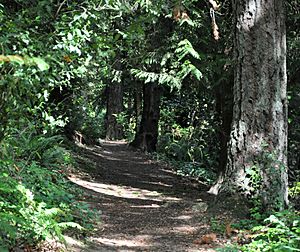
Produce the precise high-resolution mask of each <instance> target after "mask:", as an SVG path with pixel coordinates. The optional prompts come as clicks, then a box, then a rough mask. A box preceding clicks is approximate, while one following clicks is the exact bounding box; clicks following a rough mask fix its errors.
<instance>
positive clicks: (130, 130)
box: [115, 112, 136, 142]
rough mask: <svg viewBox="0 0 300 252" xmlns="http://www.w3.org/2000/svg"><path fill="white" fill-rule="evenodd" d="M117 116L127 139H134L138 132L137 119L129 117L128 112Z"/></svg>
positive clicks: (129, 140)
mask: <svg viewBox="0 0 300 252" xmlns="http://www.w3.org/2000/svg"><path fill="white" fill-rule="evenodd" d="M115 116H116V119H117V123H118V124H119V125H121V126H122V128H123V132H124V135H125V139H126V140H127V141H128V142H131V141H133V139H134V136H135V132H136V119H135V117H129V116H128V115H126V112H122V113H119V114H117V115H115Z"/></svg>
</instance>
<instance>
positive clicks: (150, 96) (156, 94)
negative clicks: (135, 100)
mask: <svg viewBox="0 0 300 252" xmlns="http://www.w3.org/2000/svg"><path fill="white" fill-rule="evenodd" d="M143 91H144V92H143V93H144V104H143V114H142V120H141V124H140V127H139V131H138V132H137V134H136V136H135V139H134V140H133V142H132V143H131V144H130V145H131V146H133V147H135V148H139V149H141V150H143V151H147V152H153V151H155V150H156V144H157V137H158V122H159V116H160V97H161V87H159V86H158V85H157V84H154V83H148V84H145V85H144V90H143Z"/></svg>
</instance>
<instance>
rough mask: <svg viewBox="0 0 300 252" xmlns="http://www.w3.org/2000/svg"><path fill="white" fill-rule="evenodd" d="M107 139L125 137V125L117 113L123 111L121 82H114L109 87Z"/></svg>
mask: <svg viewBox="0 0 300 252" xmlns="http://www.w3.org/2000/svg"><path fill="white" fill-rule="evenodd" d="M106 91H107V94H106V95H107V110H106V139H107V140H116V139H122V138H123V127H122V125H121V124H120V123H118V121H117V115H118V114H120V113H121V112H122V111H123V88H122V85H121V84H120V83H116V82H113V83H112V84H111V85H110V86H108V87H107V90H106Z"/></svg>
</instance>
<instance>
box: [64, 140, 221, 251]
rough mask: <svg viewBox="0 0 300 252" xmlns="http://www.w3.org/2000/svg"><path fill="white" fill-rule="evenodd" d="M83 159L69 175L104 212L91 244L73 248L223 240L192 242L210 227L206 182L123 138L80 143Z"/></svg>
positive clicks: (181, 246) (175, 246)
mask: <svg viewBox="0 0 300 252" xmlns="http://www.w3.org/2000/svg"><path fill="white" fill-rule="evenodd" d="M78 161H79V163H80V166H81V169H82V170H81V172H78V173H77V174H75V173H74V174H70V176H69V179H70V181H72V182H73V183H74V184H77V185H78V186H80V187H81V188H83V189H84V192H85V198H86V202H87V203H88V204H89V205H90V207H91V208H93V209H98V210H99V211H100V212H101V223H100V224H99V225H98V226H97V229H96V230H95V232H94V234H93V235H92V236H91V237H90V238H89V240H90V244H89V246H87V247H85V248H83V247H81V246H75V245H74V246H72V245H71V248H72V249H73V250H74V251H90V252H93V251H214V250H212V248H211V247H215V246H218V245H219V244H218V241H217V242H216V243H214V244H209V245H201V246H200V245H199V244H194V243H193V241H194V240H195V239H197V238H199V237H201V236H202V235H203V234H205V233H207V232H209V229H210V227H209V217H208V215H207V206H208V202H207V201H208V200H210V198H209V197H210V196H209V195H207V193H206V189H207V188H206V187H205V186H202V185H200V184H198V185H197V186H195V185H192V184H189V183H187V182H186V181H183V180H182V179H181V178H180V177H178V176H177V175H176V174H175V173H174V172H173V171H172V169H170V168H169V167H167V166H165V165H162V164H160V163H158V162H156V161H154V160H151V159H150V158H149V157H148V156H147V155H145V154H143V153H140V152H134V151H130V150H129V149H128V148H127V145H126V143H124V142H103V143H102V144H101V146H92V147H86V146H81V151H80V155H78ZM195 205H196V206H198V207H197V208H195ZM199 206H200V207H199Z"/></svg>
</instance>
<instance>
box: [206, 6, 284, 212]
mask: <svg viewBox="0 0 300 252" xmlns="http://www.w3.org/2000/svg"><path fill="white" fill-rule="evenodd" d="M233 10H234V13H235V25H236V26H235V60H236V62H235V81H234V88H233V92H234V93H233V95H234V105H233V121H232V125H231V135H230V141H229V145H228V163H227V166H226V170H225V172H224V173H223V174H222V175H221V176H220V177H219V179H218V181H217V183H216V184H215V185H214V186H213V187H212V188H211V189H210V192H211V193H215V194H217V193H218V191H219V189H220V188H221V187H222V186H223V185H227V186H230V187H235V188H238V189H239V191H240V192H242V193H243V194H253V190H254V193H257V196H259V198H260V199H261V200H262V203H263V204H264V206H265V207H266V209H268V210H271V209H282V208H283V207H285V206H286V205H287V203H288V199H287V97H286V39H285V38H286V37H285V35H286V32H285V24H284V4H283V0H269V1H265V0H251V1H250V0H233ZM253 172H257V174H258V176H254V174H255V173H253ZM251 174H252V175H251ZM226 182H229V183H226Z"/></svg>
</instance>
